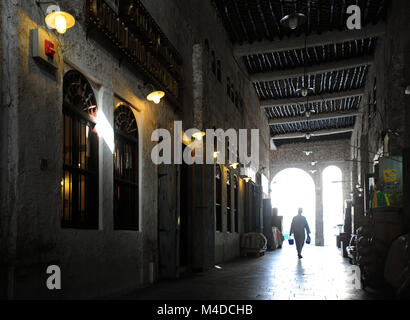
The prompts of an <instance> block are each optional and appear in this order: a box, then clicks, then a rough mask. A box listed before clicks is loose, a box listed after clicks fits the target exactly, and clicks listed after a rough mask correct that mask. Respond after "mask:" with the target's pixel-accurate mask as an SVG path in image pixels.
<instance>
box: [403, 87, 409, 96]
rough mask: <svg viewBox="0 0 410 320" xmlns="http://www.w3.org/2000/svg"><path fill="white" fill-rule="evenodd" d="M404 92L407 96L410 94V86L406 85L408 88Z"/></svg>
mask: <svg viewBox="0 0 410 320" xmlns="http://www.w3.org/2000/svg"><path fill="white" fill-rule="evenodd" d="M404 93H405V94H406V95H407V96H410V86H407V87H406V89H405V90H404Z"/></svg>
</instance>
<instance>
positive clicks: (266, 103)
mask: <svg viewBox="0 0 410 320" xmlns="http://www.w3.org/2000/svg"><path fill="white" fill-rule="evenodd" d="M363 95H364V89H356V90H350V91H344V92H337V93H326V94H321V95H315V96H310V97H309V103H312V104H314V103H321V102H327V101H333V100H342V99H347V98H354V97H360V96H363ZM306 101H307V99H306V98H304V97H298V98H293V99H289V98H287V99H276V100H262V101H261V108H262V109H266V108H275V107H282V106H291V105H297V104H301V105H305V104H306Z"/></svg>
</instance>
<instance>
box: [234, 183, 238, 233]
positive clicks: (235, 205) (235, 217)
mask: <svg viewBox="0 0 410 320" xmlns="http://www.w3.org/2000/svg"><path fill="white" fill-rule="evenodd" d="M238 183H239V181H238V177H237V176H236V175H234V177H233V188H234V189H233V203H234V232H239V211H238V189H239V185H238Z"/></svg>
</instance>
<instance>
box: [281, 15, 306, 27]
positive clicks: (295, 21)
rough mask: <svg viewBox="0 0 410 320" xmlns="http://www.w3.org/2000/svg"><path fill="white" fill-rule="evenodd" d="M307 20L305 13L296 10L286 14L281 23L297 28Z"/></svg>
mask: <svg viewBox="0 0 410 320" xmlns="http://www.w3.org/2000/svg"><path fill="white" fill-rule="evenodd" d="M306 20H307V18H306V16H305V15H304V14H303V13H300V12H295V13H291V14H288V15H286V16H284V17H283V18H282V19H281V20H280V23H281V24H282V26H284V27H286V28H289V29H291V30H296V29H297V28H298V27H300V26H301V25H303V24H305V22H306Z"/></svg>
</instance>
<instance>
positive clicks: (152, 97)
mask: <svg viewBox="0 0 410 320" xmlns="http://www.w3.org/2000/svg"><path fill="white" fill-rule="evenodd" d="M164 96H165V92H164V91H154V92H152V93H150V94H149V95H148V96H147V100H148V101H152V102H154V103H155V104H159V103H160V102H161V99H162V98H163V97H164Z"/></svg>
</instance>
